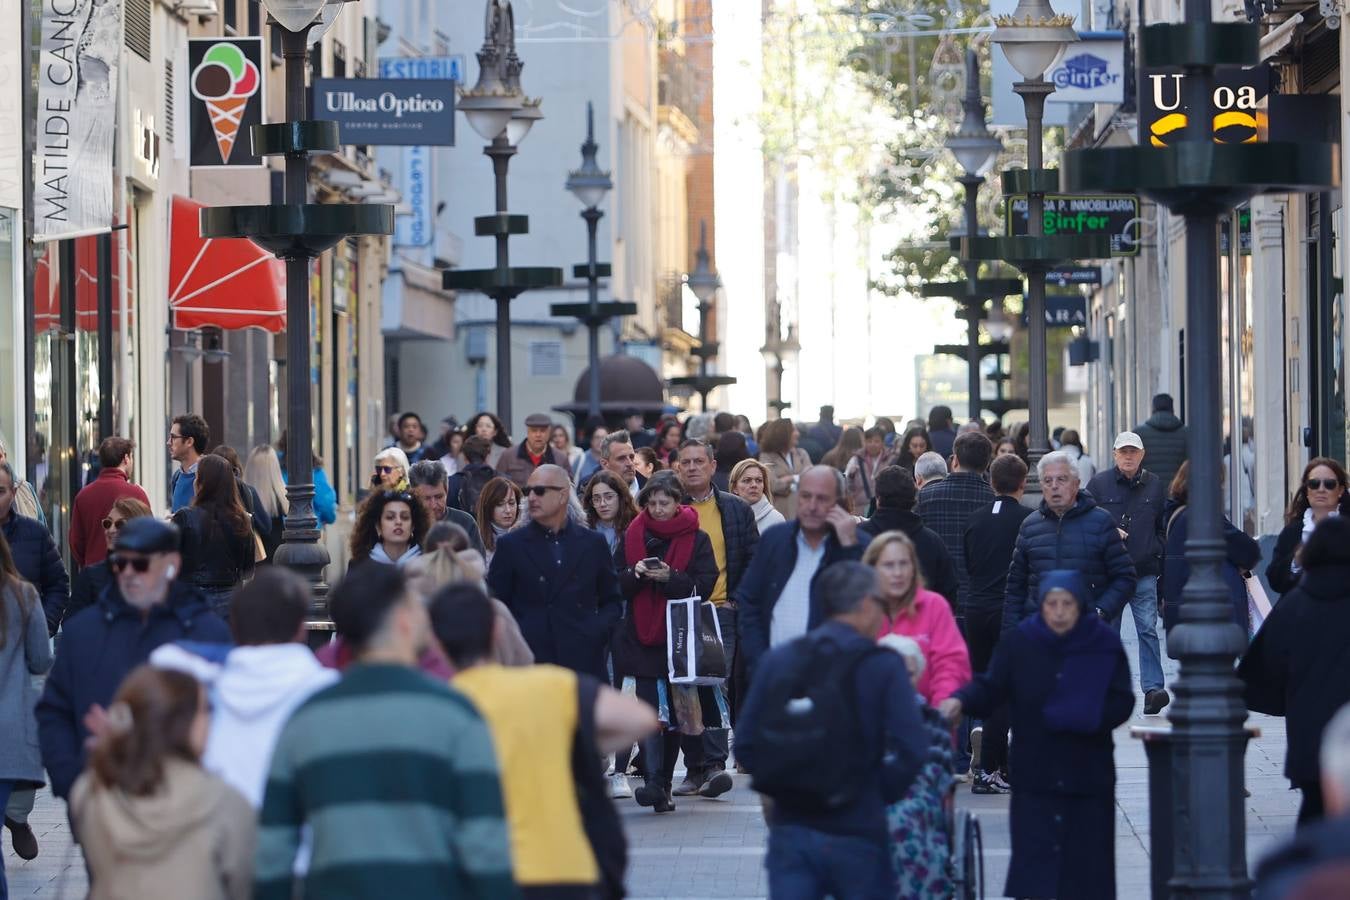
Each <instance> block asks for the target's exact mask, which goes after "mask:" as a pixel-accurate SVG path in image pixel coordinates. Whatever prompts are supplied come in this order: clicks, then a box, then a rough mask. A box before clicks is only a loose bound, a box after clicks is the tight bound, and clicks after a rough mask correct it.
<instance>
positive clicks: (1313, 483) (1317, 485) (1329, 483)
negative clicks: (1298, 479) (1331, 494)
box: [1304, 478, 1341, 491]
mask: <svg viewBox="0 0 1350 900" xmlns="http://www.w3.org/2000/svg"><path fill="white" fill-rule="evenodd" d="M1304 484H1306V485H1308V490H1310V491H1334V490H1336V488H1338V487H1340V486H1341V483H1340V482H1339V481H1337V480H1336V479H1335V478H1309V479H1308V480H1307V481H1306V482H1304Z"/></svg>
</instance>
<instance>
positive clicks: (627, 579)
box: [611, 531, 718, 683]
mask: <svg viewBox="0 0 1350 900" xmlns="http://www.w3.org/2000/svg"><path fill="white" fill-rule="evenodd" d="M646 546H647V555H648V556H657V557H660V558H661V559H663V560H664V559H665V558H666V553H667V552H668V551H669V550H670V541H666V540H662V539H661V538H658V537H655V536H653V535H652V534H650V533H648V535H647V540H646ZM614 568H615V569H616V570H617V571H618V573H619V589H620V590H622V591H623V595H624V598H625V599H628V600H632V599H633V598H634V597H636V596H637V594H638V592H639V591H640V590H642V588H643V587H645V586H646V583H645V582H643V580H642V579H641V578H638V576H637V575H636V574H635V573H634V572H633V567H632V566H630V565H628V558H627V555H626V554H625V553H624V541H623V539H622V538H620V539H619V546H618V549H616V550H615V551H614ZM717 576H718V571H717V558H716V557H714V556H713V548H712V541H711V540H709V539H708V536H707V535H706V534H704V533H703V532H702V531H698V532H695V534H694V555H693V556H692V557H690V559H689V566H688V567H687V568H686V569H685V570H684V571H683V572H671V574H670V580H669V581H667V582H666V583H665V585H664V586H663V590H662V593H663V594H665V595H666V598H667V599H670V600H680V599H683V598H685V597H694V596H698V597H704V598H706V597H708V596H710V595H711V594H712V591H713V587H714V586H715V585H716V584H717ZM611 651H612V652H613V654H614V675H615V678H616V683H617V679H618V678H620V677H622V676H624V675H634V676H637V677H640V678H665V677H666V675H667V674H669V671H670V669H669V666H668V664H667V660H666V645H665V643H664V642H662V643H661V644H657V645H653V646H647V645H646V644H643V643H642V642H641V641H639V640H638V636H637V625H636V624H635V623H634V620H633V616H632V607H631V606H629V614H628V615H626V616H624V620H623V622H622V623H620V625H619V627H618V628H617V629H615V631H614V641H613V643H612V645H611Z"/></svg>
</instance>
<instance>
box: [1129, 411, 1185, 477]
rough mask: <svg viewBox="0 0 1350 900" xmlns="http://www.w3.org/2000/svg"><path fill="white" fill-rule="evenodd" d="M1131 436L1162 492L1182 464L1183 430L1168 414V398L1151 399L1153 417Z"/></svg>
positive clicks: (1179, 423)
mask: <svg viewBox="0 0 1350 900" xmlns="http://www.w3.org/2000/svg"><path fill="white" fill-rule="evenodd" d="M1134 432H1135V434H1137V435H1139V437H1140V438H1141V439H1142V440H1143V442H1144V452H1145V453H1147V454H1148V470H1149V471H1150V472H1152V473H1153V474H1154V475H1157V476H1158V479H1159V480H1160V481H1161V482H1162V483H1163V488H1164V489H1166V487H1167V486H1168V485H1170V484H1171V483H1172V479H1173V478H1174V477H1176V474H1177V469H1180V468H1181V464H1182V463H1184V462H1185V461H1186V426H1185V425H1183V424H1181V420H1180V419H1178V418H1177V417H1176V415H1175V414H1174V413H1173V412H1172V395H1171V394H1157V395H1155V396H1154V397H1153V415H1151V416H1149V417H1148V421H1147V422H1145V423H1144V424H1142V425H1139V426H1136V427H1135V429H1134Z"/></svg>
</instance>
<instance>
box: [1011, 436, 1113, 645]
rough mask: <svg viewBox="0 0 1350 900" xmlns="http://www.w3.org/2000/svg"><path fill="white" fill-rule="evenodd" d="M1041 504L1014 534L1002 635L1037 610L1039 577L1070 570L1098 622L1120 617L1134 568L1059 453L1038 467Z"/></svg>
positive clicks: (1104, 517)
mask: <svg viewBox="0 0 1350 900" xmlns="http://www.w3.org/2000/svg"><path fill="white" fill-rule="evenodd" d="M1038 471H1039V473H1040V479H1041V490H1042V492H1043V496H1044V499H1043V500H1042V501H1041V507H1040V509H1038V510H1036V511H1035V512H1033V513H1032V514H1031V515H1029V516H1027V517H1026V519H1025V520H1024V521H1023V522H1022V527H1021V529H1020V530H1019V531H1018V534H1017V546H1016V547H1015V548H1014V549H1013V557H1012V565H1011V566H1010V567H1009V569H1008V587H1007V591H1006V593H1005V594H1004V596H1003V632H1004V633H1005V634H1006V633H1007V632H1008V631H1011V630H1012V629H1013V628H1016V627H1017V625H1018V623H1019V622H1021V621H1022V620H1023V619H1025V618H1027V617H1028V616H1030V615H1032V614H1034V613H1035V612H1036V610H1037V606H1036V596H1037V586H1038V584H1039V582H1040V576H1041V574H1042V573H1044V572H1049V571H1053V570H1055V569H1073V570H1074V571H1077V572H1079V573H1081V574H1082V575H1083V577H1084V578H1085V579H1087V582H1088V587H1089V589H1090V592H1091V594H1092V597H1091V599H1090V600H1089V605H1090V606H1092V607H1095V608H1096V610H1097V611H1098V612H1099V613H1100V614H1101V617H1102V618H1103V619H1107V620H1110V619H1111V618H1113V617H1115V616H1117V615H1119V614H1120V612H1121V610H1123V609H1124V608H1125V605H1126V604H1127V603H1129V601H1130V598H1131V597H1132V596H1134V584H1135V574H1134V564H1133V563H1132V562H1130V555H1129V553H1127V552H1126V551H1125V542H1124V541H1122V540H1121V539H1120V532H1119V531H1117V530H1116V523H1115V520H1114V519H1112V518H1111V514H1110V513H1108V512H1107V511H1106V510H1104V509H1100V508H1098V506H1097V503H1096V501H1094V500H1093V499H1092V497H1091V495H1089V494H1086V493H1080V492H1079V490H1078V467H1077V466H1075V465H1074V462H1073V460H1072V459H1070V458H1069V456H1068V455H1067V454H1065V453H1061V452H1058V451H1056V452H1054V453H1047V454H1046V455H1045V456H1043V457H1042V458H1041V462H1040V465H1039V466H1038Z"/></svg>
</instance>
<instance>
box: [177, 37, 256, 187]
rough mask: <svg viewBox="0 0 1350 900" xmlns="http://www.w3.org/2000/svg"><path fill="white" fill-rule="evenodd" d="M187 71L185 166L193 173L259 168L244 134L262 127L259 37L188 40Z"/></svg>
mask: <svg viewBox="0 0 1350 900" xmlns="http://www.w3.org/2000/svg"><path fill="white" fill-rule="evenodd" d="M188 67H189V69H188V71H189V72H190V73H191V74H190V76H189V77H190V81H189V89H190V92H191V94H192V99H191V101H190V102H189V105H188V128H189V134H190V147H189V151H188V164H189V165H190V166H192V167H193V168H194V169H212V168H225V167H229V168H235V167H239V166H261V165H262V164H263V160H262V157H260V156H254V155H253V146H252V142H251V141H249V139H248V130H249V129H250V128H251V127H253V126H254V125H260V124H262V112H263V109H264V107H265V106H266V105H267V94H266V90H267V88H266V83H267V80H266V79H265V78H263V77H262V73H263V72H265V71H266V69H265V68H264V67H263V42H262V38H260V37H243V38H191V39H189V40H188Z"/></svg>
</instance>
